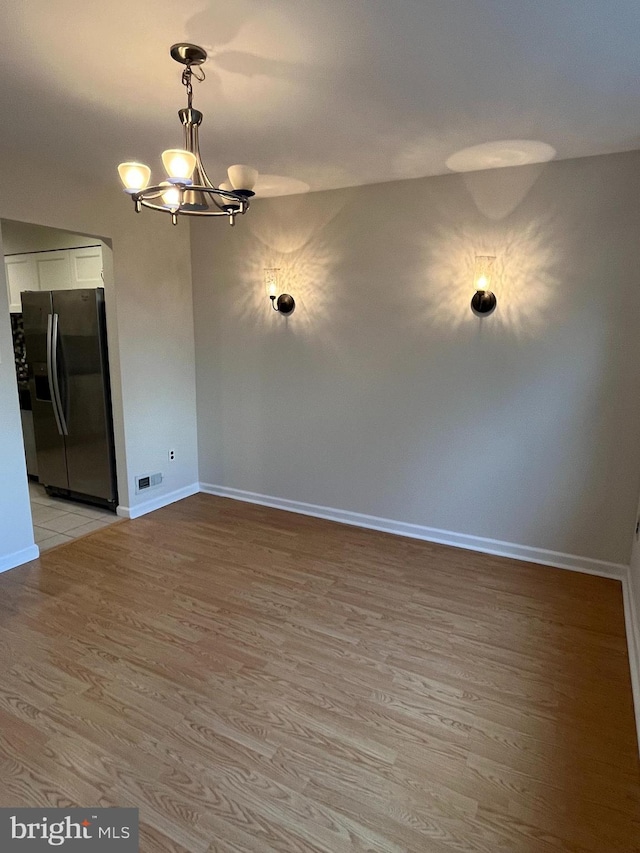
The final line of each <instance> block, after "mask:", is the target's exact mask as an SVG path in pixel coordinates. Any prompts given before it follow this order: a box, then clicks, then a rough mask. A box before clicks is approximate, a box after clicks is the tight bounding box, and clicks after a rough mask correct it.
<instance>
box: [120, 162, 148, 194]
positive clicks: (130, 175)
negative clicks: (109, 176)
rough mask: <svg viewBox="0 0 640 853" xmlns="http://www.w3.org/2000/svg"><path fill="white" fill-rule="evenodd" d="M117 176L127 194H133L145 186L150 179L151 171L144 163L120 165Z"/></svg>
mask: <svg viewBox="0 0 640 853" xmlns="http://www.w3.org/2000/svg"><path fill="white" fill-rule="evenodd" d="M118 174H119V175H120V180H121V181H122V183H123V184H124V188H125V190H126V191H127V192H129V193H135V192H139V191H140V190H143V189H144V188H145V187H146V186H147V184H148V183H149V178H150V177H151V169H150V168H149V167H148V166H145V165H144V163H120V165H119V166H118Z"/></svg>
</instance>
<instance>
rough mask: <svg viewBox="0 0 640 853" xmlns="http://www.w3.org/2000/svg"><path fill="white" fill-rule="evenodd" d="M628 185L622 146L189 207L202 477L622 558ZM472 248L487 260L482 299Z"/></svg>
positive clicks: (629, 388)
mask: <svg viewBox="0 0 640 853" xmlns="http://www.w3.org/2000/svg"><path fill="white" fill-rule="evenodd" d="M639 199H640V152H632V153H628V154H621V155H611V156H604V157H593V158H585V159H580V160H570V161H563V162H555V163H550V164H545V165H541V166H527V167H521V168H518V169H503V170H494V171H491V172H477V173H469V174H465V175H453V174H452V175H448V176H444V177H438V178H428V179H422V180H415V181H403V182H395V183H390V184H382V185H377V186H369V187H360V188H355V189H352V190H341V191H335V192H327V193H314V194H310V195H306V196H296V197H290V198H288V199H270V200H264V201H258V202H256V203H255V204H254V206H253V207H252V209H251V211H250V213H249V214H248V215H247V216H246V218H244V219H242V220H241V221H239V222H238V224H237V226H236V227H235V229H233V230H232V229H230V228H225V227H220V226H217V225H212V224H211V222H208V221H195V222H194V223H193V225H192V271H193V293H194V316H195V331H196V381H197V410H198V433H199V464H200V481H201V482H202V483H205V484H213V485H216V486H224V487H231V488H235V489H239V490H246V491H250V492H256V493H259V494H263V495H268V496H274V497H279V498H287V499H289V500H293V501H303V502H308V503H312V504H319V505H323V506H327V507H332V508H337V509H342V510H349V511H354V512H359V513H365V514H370V515H373V516H378V517H382V518H387V519H393V520H397V521H403V522H409V523H414V524H418V525H425V526H428V527H432V528H440V529H444V530H448V531H454V532H457V533H464V534H468V535H472V536H480V537H488V538H493V539H498V540H503V541H506V542H511V543H517V544H520V545H525V546H530V547H535V548H544V549H550V550H553V551H558V552H562V553H566V554H572V555H579V556H583V557H589V558H592V559H595V560H605V561H611V562H615V563H628V561H629V557H630V548H631V538H632V532H633V526H634V523H635V513H636V508H637V500H638V490H639V485H640V476H639V475H640V440H639V438H640V372H639V371H638V364H639V363H640V335H639V334H638V329H639V328H640V286H639V284H640V282H639V273H640V239H639V235H640V202H639ZM475 254H494V255H496V256H497V258H498V260H497V276H496V280H495V286H494V288H493V289H494V290H495V292H496V294H497V296H498V308H497V311H496V312H495V314H494V315H493V316H491V317H489V318H485V319H482V320H480V319H477V318H476V317H474V316H473V315H472V314H471V311H470V310H469V300H470V298H471V296H472V292H473V290H472V286H471V279H472V267H473V258H474V255H475ZM269 266H278V267H280V268H281V269H282V281H283V289H284V290H286V291H289V292H290V293H292V294H293V295H294V296H295V298H296V300H297V307H296V311H295V313H294V314H293V315H292V316H291V317H290V318H288V319H284V318H283V317H280V316H278V315H277V314H276V313H275V312H273V311H271V309H270V307H269V302H268V299H267V297H266V295H265V291H264V285H263V268H264V267H269Z"/></svg>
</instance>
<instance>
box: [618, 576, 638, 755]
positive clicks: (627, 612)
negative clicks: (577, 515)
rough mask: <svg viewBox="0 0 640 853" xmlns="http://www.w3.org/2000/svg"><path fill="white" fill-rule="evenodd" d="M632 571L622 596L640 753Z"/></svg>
mask: <svg viewBox="0 0 640 853" xmlns="http://www.w3.org/2000/svg"><path fill="white" fill-rule="evenodd" d="M634 591H635V590H634V587H633V580H632V577H631V569H630V568H629V567H627V570H626V572H625V575H624V577H623V579H622V595H623V598H624V619H625V624H626V628H627V647H628V650H629V667H630V669H631V691H632V693H633V706H634V711H635V715H636V732H637V734H638V751H639V752H640V614H639V613H638V611H637V608H636V604H635V603H636V601H639V600H640V599H639V598H638V597H637V596H634Z"/></svg>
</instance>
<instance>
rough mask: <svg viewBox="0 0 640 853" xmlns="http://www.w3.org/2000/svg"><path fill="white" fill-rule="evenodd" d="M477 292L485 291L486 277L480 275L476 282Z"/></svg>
mask: <svg viewBox="0 0 640 853" xmlns="http://www.w3.org/2000/svg"><path fill="white" fill-rule="evenodd" d="M476 289H477V290H486V289H487V277H486V275H481V276H480V278H479V279H478V281H477V282H476Z"/></svg>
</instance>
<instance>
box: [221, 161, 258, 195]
mask: <svg viewBox="0 0 640 853" xmlns="http://www.w3.org/2000/svg"><path fill="white" fill-rule="evenodd" d="M227 175H228V176H229V180H230V182H231V186H232V187H233V189H234V190H252V189H253V188H254V186H255V184H256V181H257V180H258V172H257V170H256V169H252V168H251V166H241V165H236V166H229V168H228V169H227Z"/></svg>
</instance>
